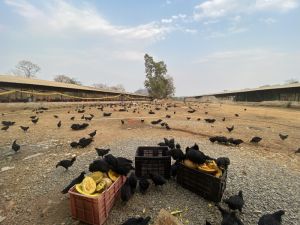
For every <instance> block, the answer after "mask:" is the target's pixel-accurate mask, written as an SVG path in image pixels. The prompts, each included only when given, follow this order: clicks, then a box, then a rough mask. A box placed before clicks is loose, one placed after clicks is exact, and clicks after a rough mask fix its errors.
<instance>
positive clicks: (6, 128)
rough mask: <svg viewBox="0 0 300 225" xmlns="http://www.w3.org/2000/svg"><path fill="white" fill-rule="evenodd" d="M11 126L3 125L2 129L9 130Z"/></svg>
mask: <svg viewBox="0 0 300 225" xmlns="http://www.w3.org/2000/svg"><path fill="white" fill-rule="evenodd" d="M8 128H9V126H5V127H2V128H1V130H4V131H7V130H8Z"/></svg>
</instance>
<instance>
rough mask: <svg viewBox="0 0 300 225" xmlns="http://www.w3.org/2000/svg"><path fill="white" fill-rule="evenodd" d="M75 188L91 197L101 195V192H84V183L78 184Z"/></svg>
mask: <svg viewBox="0 0 300 225" xmlns="http://www.w3.org/2000/svg"><path fill="white" fill-rule="evenodd" d="M75 189H76V191H78V192H79V193H80V194H83V195H86V196H89V197H97V196H99V195H100V193H94V194H89V193H86V192H84V191H83V189H82V184H76V186H75Z"/></svg>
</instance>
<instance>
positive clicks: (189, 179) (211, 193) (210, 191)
mask: <svg viewBox="0 0 300 225" xmlns="http://www.w3.org/2000/svg"><path fill="white" fill-rule="evenodd" d="M226 180H227V170H225V171H224V172H223V175H222V177H220V178H217V177H215V176H213V175H211V174H207V173H204V172H202V171H199V170H195V169H190V168H188V167H186V166H185V165H183V164H180V165H179V169H178V171H177V183H178V184H180V185H181V186H182V187H184V188H186V189H188V190H190V191H192V192H194V193H196V194H198V195H200V196H202V197H203V198H205V199H207V200H210V201H214V202H220V201H221V199H222V196H223V193H224V190H225V188H226Z"/></svg>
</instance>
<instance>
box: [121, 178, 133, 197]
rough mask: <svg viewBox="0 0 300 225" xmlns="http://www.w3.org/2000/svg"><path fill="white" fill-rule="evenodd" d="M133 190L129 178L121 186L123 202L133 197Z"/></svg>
mask: <svg viewBox="0 0 300 225" xmlns="http://www.w3.org/2000/svg"><path fill="white" fill-rule="evenodd" d="M132 195H133V192H132V190H131V186H130V184H129V180H128V179H127V180H126V181H125V183H124V185H123V186H122V187H121V200H122V201H123V202H128V201H129V199H130V198H131V197H132Z"/></svg>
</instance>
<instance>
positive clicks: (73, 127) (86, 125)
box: [71, 123, 89, 130]
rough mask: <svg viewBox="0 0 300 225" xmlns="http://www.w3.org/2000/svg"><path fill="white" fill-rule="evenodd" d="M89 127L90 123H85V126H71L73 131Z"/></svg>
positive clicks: (75, 124) (76, 124)
mask: <svg viewBox="0 0 300 225" xmlns="http://www.w3.org/2000/svg"><path fill="white" fill-rule="evenodd" d="M88 126H89V124H88V123H83V124H78V123H74V124H72V125H71V129H72V130H83V129H85V128H87V127H88Z"/></svg>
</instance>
